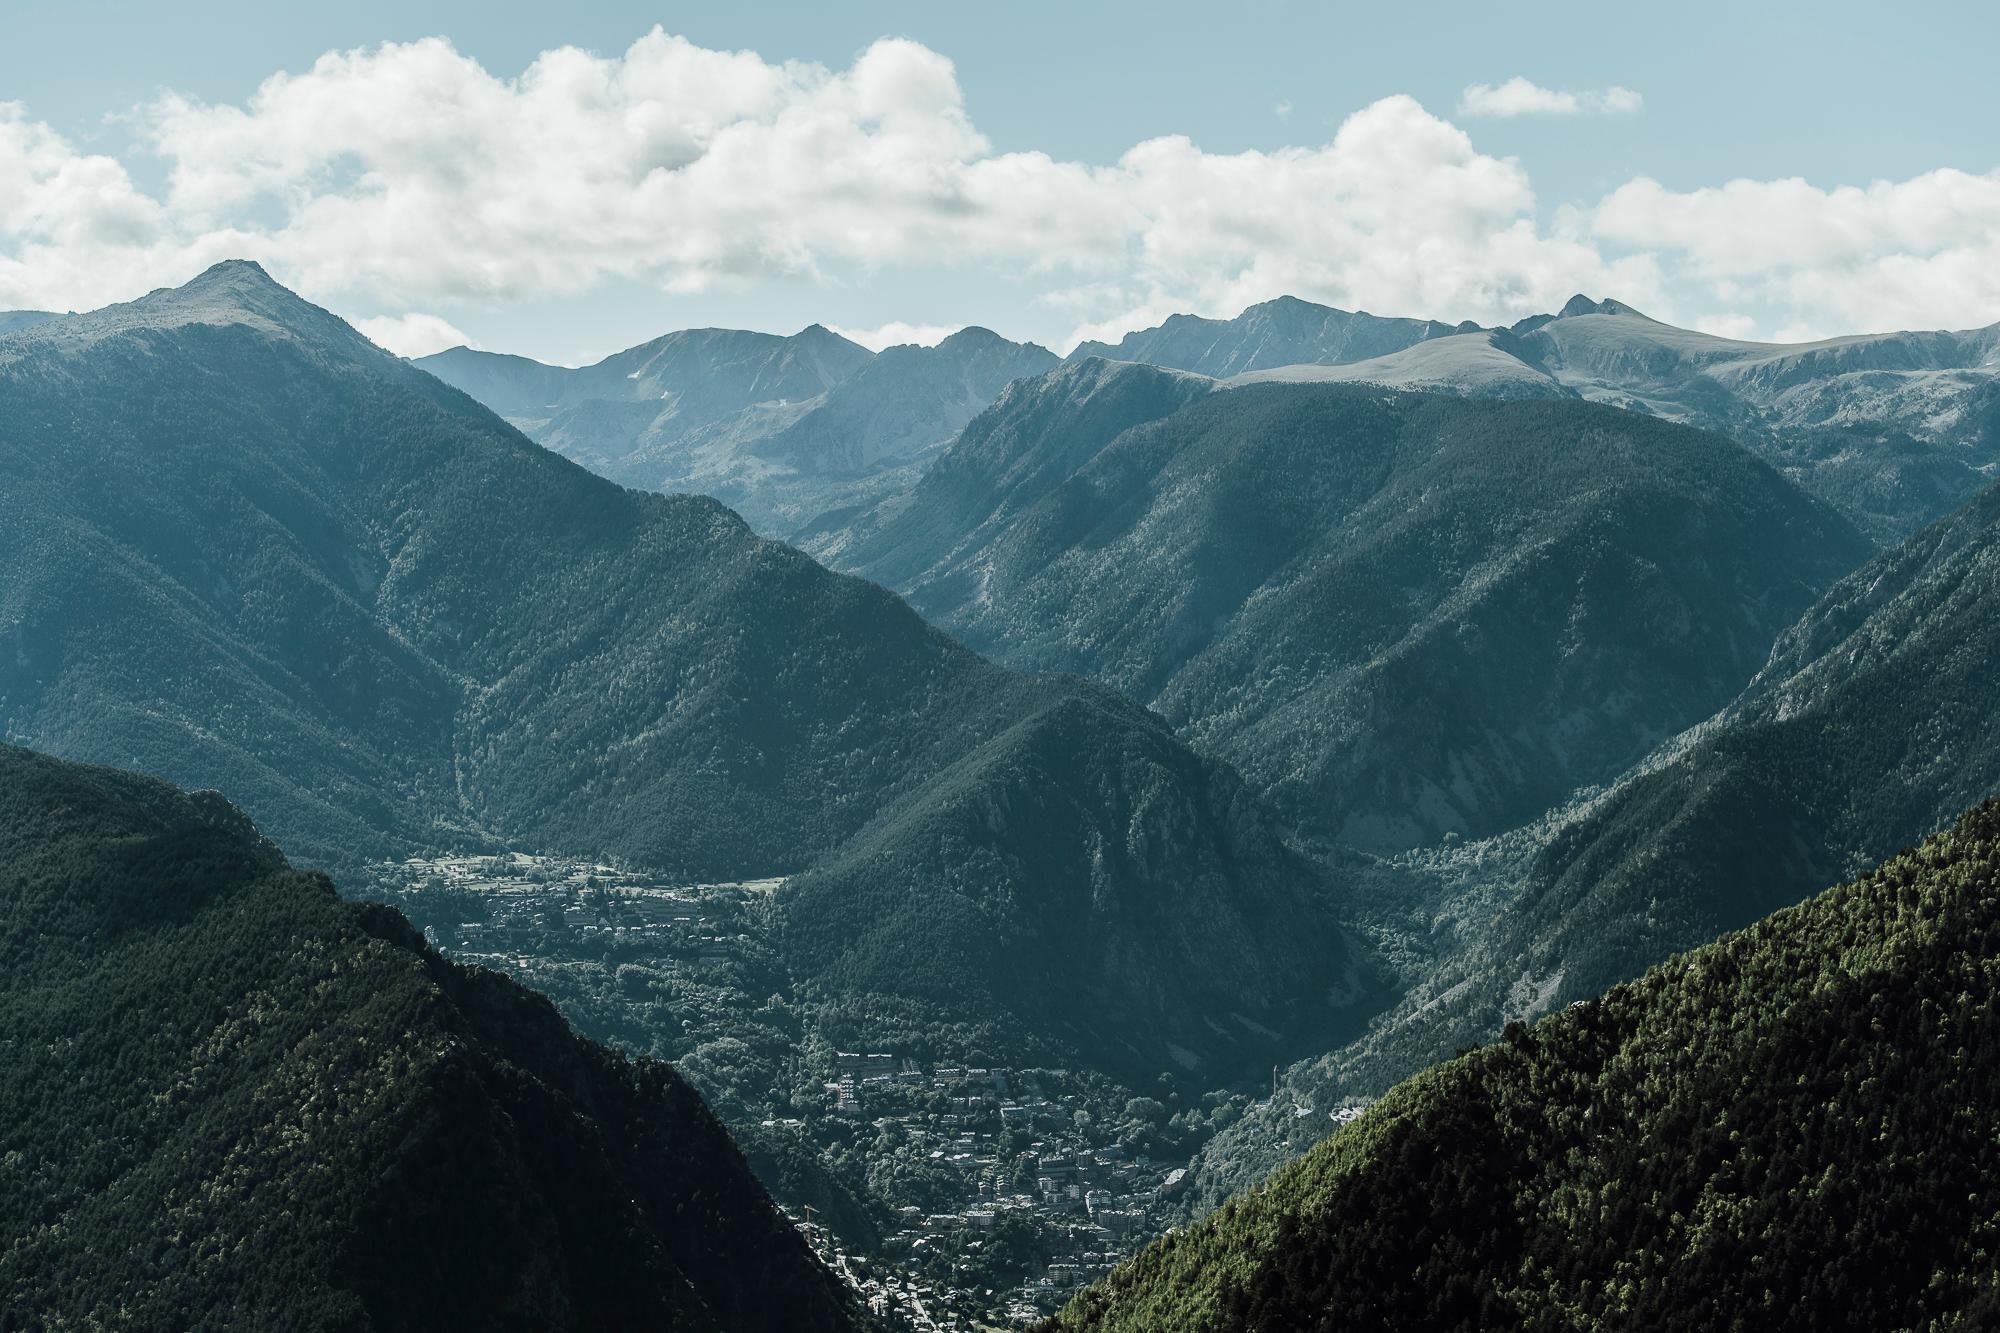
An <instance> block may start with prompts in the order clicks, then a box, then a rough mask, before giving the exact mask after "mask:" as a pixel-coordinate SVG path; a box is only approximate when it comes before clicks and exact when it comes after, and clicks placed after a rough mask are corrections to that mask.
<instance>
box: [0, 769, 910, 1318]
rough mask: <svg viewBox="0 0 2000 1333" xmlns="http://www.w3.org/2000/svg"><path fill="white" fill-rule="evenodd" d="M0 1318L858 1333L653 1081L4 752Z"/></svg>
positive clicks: (666, 1088) (281, 885)
mask: <svg viewBox="0 0 2000 1333" xmlns="http://www.w3.org/2000/svg"><path fill="white" fill-rule="evenodd" d="M0 960H4V966H0V1051H5V1052H6V1059H5V1060H4V1061H0V1163H3V1164H4V1166H0V1307H4V1313H0V1325H4V1326H5V1327H8V1328H30V1327H101V1326H113V1325H121V1326H131V1327H152V1328H195V1327H267V1328H268V1327H283V1328H298V1329H317V1328H328V1329H332V1328H340V1329H353V1328H444V1327H480V1328H521V1329H527V1328H536V1329H563V1328H568V1329H598V1328H612V1327H625V1328H631V1327H642V1326H644V1327H657V1328H706V1329H730V1330H767V1331H768V1333H795V1331H798V1330H823V1331H824V1333H837V1331H839V1330H849V1329H858V1328H862V1327H871V1326H872V1325H871V1324H870V1323H869V1322H868V1321H867V1319H866V1318H865V1316H861V1315H859V1314H857V1313H856V1312H855V1310H854V1309H853V1308H852V1306H851V1303H850V1302H851V1298H850V1297H849V1296H848V1295H847V1294H846V1293H845V1292H844V1291H843V1289H842V1288H841V1286H840V1284H839V1283H838V1282H836V1281H835V1279H834V1278H833V1277H832V1276H831V1275H830V1274H829V1273H828V1272H827V1271H826V1270H825V1269H824V1268H822V1267H821V1266H820V1264H819V1262H818V1261H817V1260H816V1259H814V1258H813V1256H812V1254H811V1253H810V1252H809V1251H808V1250H807V1248H806V1246H805V1244H804V1242H803V1241H802V1240H801V1239H800V1237H799V1235H798V1233H797V1232H796V1231H795V1230H794V1229H793V1227H792V1226H791V1225H790V1224H789V1223H788V1222H786V1220H785V1219H784V1218H783V1217H782V1216H780V1215H779V1213H778V1212H777V1210H776V1209H775V1208H774V1207H773V1206H772V1204H771V1202H770V1200H769V1198H768V1197H767V1196H766V1195H765V1193H764V1191H763V1189H762V1188H761V1187H760V1186H759V1185H758V1184H757V1182H756V1181H755V1179H753V1178H752V1176H751V1174H750V1171H749V1169H748V1167H747V1166H746V1165H745V1164H744V1161H743V1158H742V1156H741V1154H740V1153H738V1151H737V1150H736V1147H735V1145H734V1144H732V1143H731V1142H730V1140H729V1137H728V1135H727V1134H726V1133H725V1132H724V1130H723V1128H722V1126H721V1124H720V1123H718V1122H717V1121H716V1119H715V1118H714V1117H713V1116H712V1115H710V1114H709V1112H708V1110H707V1108H706V1107H705V1106H703V1105H702V1102H701V1099H700V1098H699V1097H698V1096H696V1095H695V1093H694V1091H693V1090H692V1089H690V1088H689V1087H688V1086H687V1084H686V1083H684V1082H683V1081H682V1080H681V1079H680V1077H679V1076H678V1075H677V1074H675V1073H674V1071H673V1070H672V1069H670V1068H669V1067H667V1066H666V1065H664V1064H660V1063H658V1062H654V1061H638V1062H633V1061H630V1060H627V1059H625V1058H624V1057H622V1056H618V1055H615V1054H613V1053H611V1052H609V1051H606V1050H604V1049H603V1048H601V1047H598V1046H596V1045H593V1044H591V1043H589V1042H585V1041H583V1040H581V1039H580V1038H578V1037H576V1036H575V1035H574V1034H573V1033H572V1032H571V1031H570V1030H569V1028H568V1026H567V1025H566V1024H565V1023H564V1022H563V1021H562V1020H561V1019H560V1018H559V1017H558V1016H557V1015H556V1012H555V1010H554V1009H553V1008H552V1007H550V1005H549V1004H548V1002H547V1001H545V1000H543V999H541V998H540V997H539V996H536V995H534V994H532V993H530V992H528V991H525V990H522V989H521V988H519V987H518V986H515V985H514V984H513V983H511V982H509V981H507V980H505V979H504V978H502V977H500V976H498V975H496V974H493V973H490V972H484V971H469V970H466V969H463V968H460V967H458V966H456V965H454V964H452V963H450V962H447V961H446V960H444V959H443V958H441V957H439V956H438V955H437V954H436V953H434V952H432V951H431V950H430V949H429V948H428V947H427V946H426V945H425V944H424V942H423V940H422V938H421V937H420V936H418V935H417V934H416V932H415V931H414V930H412V929H411V928H410V926H409V924H408V923H407V922H405V921H404V920H403V919H402V918H401V917H400V916H398V915H396V914H395V913H394V912H392V911H390V910H388V909H386V908H382V907H379V906H367V905H353V904H347V903H343V902H341V901H340V900H339V898H338V897H337V895H336V894H335V892H334V890H333V887H332V885H331V884H330V883H329V882H328V881H327V879H326V878H325V877H324V876H322V875H318V874H315V873H307V872H302V871H299V870H295V869H293V868H292V867H291V866H289V865H288V864H287V863H286V861H285V859H284V857H283V856H282V855H281V854H280V853H279V852H278V850H277V849H276V848H275V847H274V846H273V845H272V844H270V843H269V842H267V841H265V840H264V839H263V838H262V837H260V836H259V835H258V834H257V832H256V830H255V828H254V827H253V826H252V825H251V823H250V821H249V820H248V819H247V818H245V817H244V816H243V815H242V814H241V813H240V812H238V811H237V810H235V809H234V808H232V807H231V806H229V805H228V804H227V803H226V802H224V801H223V800H222V799H221V798H220V797H219V796H217V795H216V794H215V793H213V792H206V793H195V794H192V795H189V794H185V793H182V792H180V791H177V790H175V789H173V788H171V787H169V786H167V785H166V784H165V783H162V782H159V781H158V780H155V779H150V778H140V777H136V776H133V775H130V774H124V773H116V772H112V771H110V770H105V769H96V768H86V767H82V766H77V765H72V764H66V763H62V762H59V761H57V760H53V759H50V758H47V757H45V756H41V755H36V754H31V753H29V752H27V751H23V750H19V749H15V748H13V747H0Z"/></svg>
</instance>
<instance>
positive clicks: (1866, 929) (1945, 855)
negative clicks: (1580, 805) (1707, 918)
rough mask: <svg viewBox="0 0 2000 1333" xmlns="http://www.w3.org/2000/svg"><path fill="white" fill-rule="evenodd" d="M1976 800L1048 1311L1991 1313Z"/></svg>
mask: <svg viewBox="0 0 2000 1333" xmlns="http://www.w3.org/2000/svg"><path fill="white" fill-rule="evenodd" d="M1996 876H2000V808H1996V807H1993V806H1987V807H1983V808H1981V809H1979V810H1977V811H1975V812H1973V813H1972V814H1970V815H1968V816H1967V817H1966V818H1965V819H1963V820H1962V821H1960V822H1959V824H1958V825H1957V827H1956V828H1954V829H1953V830H1952V831H1950V832H1949V833H1945V834H1941V835H1939V836H1937V837H1935V838H1933V839H1931V840H1930V841H1929V842H1927V843H1926V844H1925V845H1924V846H1923V847H1921V848H1920V849H1918V850H1916V851H1914V852H1909V853H1905V854H1903V855H1901V856H1898V857H1896V858H1895V859H1893V860H1891V861H1890V862H1889V863H1888V864H1886V865H1884V866H1883V867H1882V868H1881V869H1880V870H1879V871H1878V872H1876V873H1874V874H1871V875H1869V876H1867V877H1865V878H1862V879H1859V880H1857V881H1856V882H1854V883H1852V884H1849V885H1847V886H1845V887H1842V888H1838V889H1834V890H1831V891H1829V892H1827V893H1825V894H1822V895H1821V896H1819V897H1817V898H1815V899H1813V900H1812V901H1811V902H1808V903H1806V904H1804V905H1802V906H1799V907H1794V908H1791V909H1789V910H1787V911H1784V912H1781V913H1779V914H1778V915H1776V916H1774V917H1771V918H1770V919H1768V920H1766V921H1763V922H1761V923H1759V924H1758V925H1756V926H1754V927H1752V928H1751V929H1749V930H1746V931H1744V932H1742V933H1740V934H1736V935H1731V936H1729V937H1727V938H1725V939H1723V940H1721V941H1720V942H1718V943H1715V944H1712V945H1709V946H1707V947H1705V948H1702V949H1699V950H1696V951H1695V952H1693V953H1691V954H1688V955H1686V956H1684V957H1681V958H1678V959H1675V960H1673V961H1671V962H1668V963H1665V964H1663V965H1662V966H1660V967H1658V968H1656V969H1654V970H1653V971H1652V972H1650V973H1648V974H1647V975H1646V976H1645V977H1643V978H1641V979H1639V980H1638V981H1635V982H1633V983H1631V984H1630V985H1625V986H1619V987H1617V988H1615V989H1613V990H1612V991H1610V992H1609V993H1608V994H1606V995H1605V996H1604V997H1603V998H1602V999H1601V1000H1595V1001H1589V1002H1585V1003H1583V1004H1581V1005H1579V1006H1576V1007H1573V1008H1572V1009H1571V1010H1570V1011H1568V1012H1565V1013H1562V1014H1559V1015H1557V1016H1555V1017H1553V1018H1550V1019H1548V1020H1547V1021H1545V1022H1542V1023H1539V1024H1537V1025H1535V1026H1533V1027H1531V1028H1530V1027H1524V1026H1515V1027H1511V1028H1509V1029H1508V1032H1507V1034H1506V1037H1505V1039H1504V1040H1503V1041H1501V1042H1500V1043H1499V1044H1497V1045H1494V1046H1491V1047H1488V1048H1486V1049H1484V1050H1479V1051H1475V1052H1472V1053H1470V1054H1468V1055H1465V1056H1463V1057H1461V1058H1459V1059H1456V1060H1453V1061H1451V1062H1449V1063H1447V1064H1444V1065H1441V1066H1440V1067H1438V1068H1436V1069H1433V1070H1431V1071H1429V1072H1428V1073H1425V1074H1422V1075H1419V1076H1418V1077H1416V1078H1413V1079H1411V1080H1410V1081H1409V1082H1407V1083H1405V1084H1403V1085H1401V1086H1400V1087H1398V1088H1396V1089H1395V1090H1394V1091H1393V1092H1391V1093H1390V1094H1389V1095H1388V1096H1387V1097H1385V1098H1384V1099H1383V1100H1382V1101H1381V1103H1380V1104H1379V1105H1377V1106H1375V1107H1373V1108H1371V1109H1370V1110H1369V1111H1368V1112H1367V1113H1365V1114H1364V1115H1362V1116H1361V1118H1360V1119H1359V1120H1358V1121H1357V1122H1356V1123H1354V1124H1353V1125H1350V1126H1348V1127H1347V1128H1345V1129H1342V1130H1340V1131H1339V1132H1338V1133H1336V1134H1334V1136H1333V1137H1332V1138H1331V1139H1329V1140H1328V1141H1327V1142H1325V1143H1322V1144H1321V1145H1320V1146H1319V1147H1317V1148H1315V1149H1314V1150H1313V1151H1312V1152H1310V1153H1309V1154H1307V1155H1306V1156H1305V1157H1304V1158H1303V1159H1302V1160H1300V1161H1299V1162H1297V1163H1296V1164H1294V1165H1293V1166H1291V1167H1288V1168H1286V1169H1285V1170H1284V1171H1282V1172H1280V1173H1279V1174H1278V1175H1277V1177H1276V1178H1275V1179H1273V1180H1272V1181H1271V1182H1270V1184H1269V1185H1268V1186H1267V1187H1265V1188H1263V1189H1260V1190H1258V1191H1256V1192H1254V1193H1251V1194H1247V1195H1245V1196H1243V1197H1242V1198H1240V1199H1237V1200H1235V1201H1233V1202H1232V1203H1230V1204H1228V1205H1227V1206H1225V1207H1223V1208H1222V1209H1221V1210H1219V1211H1218V1212H1216V1213H1215V1214H1214V1215H1213V1216H1211V1217H1210V1218H1209V1219H1208V1220H1206V1221H1205V1222H1203V1223H1201V1224H1200V1225H1198V1226H1195V1227H1193V1228H1190V1229H1189V1230H1187V1231H1185V1232H1182V1233H1179V1234H1176V1235H1172V1236H1169V1237H1168V1238H1166V1239H1164V1240H1161V1241H1158V1242H1156V1243H1155V1244H1154V1245H1153V1246H1152V1247H1150V1248H1149V1249H1147V1250H1146V1251H1144V1252H1143V1253H1141V1254H1140V1255H1139V1256H1138V1257H1137V1258H1136V1259H1134V1260H1132V1261H1130V1262H1128V1263H1127V1264H1125V1265H1124V1266H1123V1267H1121V1268H1120V1269H1118V1270H1117V1271H1116V1272H1114V1273H1113V1274H1112V1275H1111V1277H1110V1278H1108V1279H1106V1280H1105V1281H1104V1282H1102V1283H1100V1284H1099V1285H1097V1286H1095V1287H1093V1288H1090V1289H1089V1290H1087V1291H1086V1292H1084V1293H1083V1294H1082V1295H1081V1296H1079V1297H1078V1298H1077V1299H1076V1300H1075V1301H1074V1302H1073V1303H1072V1304H1071V1305H1070V1306H1069V1308H1068V1309H1067V1310H1065V1311H1064V1312H1063V1314H1062V1316H1061V1317H1060V1318H1059V1319H1057V1320H1056V1321H1054V1323H1053V1324H1052V1325H1051V1327H1053V1328H1061V1329H1101V1330H1121V1329H1129V1330H1134V1331H1135V1333H1136V1331H1137V1330H1152V1329H1160V1328H1169V1327H1171V1328H1175V1329H1185V1330H1190V1333H1203V1331H1205V1330H1224V1329H1244V1330H1248V1329H1277V1328H1283V1329H1299V1330H1315V1329H1335V1328H1355V1327H1366V1328H1424V1329H1465V1330H1472V1329H1493V1328H1544V1327H1548V1328H1555V1327H1560V1328H1577V1329H1613V1328H1677V1329H1733V1328H1744V1327H1759V1328H1781V1327H1782V1328H1914V1327H1985V1326H1989V1325H1991V1324H1993V1323H1994V1322H1995V1321H1996V1319H2000V1295H1996V1290H1995V1288H1994V1285H1993V1282H1992V1263H1991V1256H1990V1253H1989V1250H1988V1245H1989V1241H1988V1237H1990V1236H1991V1235H1992V1233H1993V1231H1994V1228H1995V1227H1996V1226H2000V1140H1996V1139H1995V1137H1994V1135H1993V1134H1992V1132H1991V1130H1990V1128H1989V1126H1988V1125H1987V1123H1986V1117H1985V1116H1984V1115H1983V1114H1982V1113H1981V1112H1980V1111H1979V1110H1978V1109H1976V1108H1983V1107H1987V1106H1991V1105H1992V1104H1993V1103H1994V1100H1995V1098H1996V1097H2000V1047H1996V1044H1995V1038H1994V1034H1993V1030H1992V1022H1991V1015H1992V1013H1993V1012H1994V1009H1995V1006H1996V1005H2000V962H1996V960H2000V895H1996V894H1995V893H1994V892H1993V886H1994V882H1995V878H1996Z"/></svg>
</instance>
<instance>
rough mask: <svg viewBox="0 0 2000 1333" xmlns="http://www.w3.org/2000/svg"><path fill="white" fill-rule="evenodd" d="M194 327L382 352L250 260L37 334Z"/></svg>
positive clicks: (83, 335) (64, 336) (89, 335)
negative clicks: (240, 330)
mask: <svg viewBox="0 0 2000 1333" xmlns="http://www.w3.org/2000/svg"><path fill="white" fill-rule="evenodd" d="M194 325H209V326H216V327H223V326H240V327H244V328H252V329H256V330H258V331H260V332H262V333H264V334H267V335H270V336H274V337H281V338H287V339H291V340H294V341H297V342H301V343H312V344H314V345H316V346H319V347H322V348H335V347H337V348H340V349H342V350H343V351H345V352H347V353H349V354H353V353H355V352H357V351H359V350H361V349H366V350H367V351H369V352H371V353H374V352H379V349H377V348H376V347H375V345H374V344H373V343H371V342H369V341H368V340H367V339H366V338H364V337H362V336H361V335H360V334H359V333H356V332H355V331H354V330H353V329H352V328H350V327H349V326H348V325H347V323H346V322H345V321H343V320H342V319H340V318H339V317H338V316H337V315H334V314H332V313H330V312H328V311H325V310H322V309H320V308H319V307H318V306H316V305H314V304H313V303H312V302H310V301H308V300H306V299H305V298H304V297H302V296H300V295H298V293H296V292H294V291H292V290H291V289H290V288H287V287H285V286H284V285H283V284H281V283H279V282H278V281H277V280H276V279H275V278H273V277H272V276H271V275H270V274H269V273H267V272H265V271H264V267H263V265H261V264H258V263H257V262H256V261H254V260H249V259H229V260H224V261H223V262H222V263H219V264H213V265H210V266H209V267H208V268H206V269H203V270H202V271H201V272H200V273H199V274H197V275H195V276H194V277H193V278H191V279H189V280H188V281H187V282H186V283H184V284H182V285H181V286H179V287H161V288H157V289H155V290H153V291H150V292H148V293H146V295H144V296H142V297H140V298H139V299H138V300H136V301H128V302H126V303H124V304H123V305H112V306H106V307H104V308H103V309H101V310H93V311H91V312H89V313H88V314H83V315H77V316H74V317H72V318H70V319H65V320H59V321H54V322H51V323H48V324H45V325H41V326H37V327H36V329H35V330H34V332H35V333H36V334H37V336H41V335H43V334H44V331H46V336H48V337H50V338H54V339H59V340H65V341H67V340H80V341H81V342H84V343H90V342H95V341H96V340H97V339H99V338H105V337H110V336H113V335H115V334H119V333H125V332H129V331H132V330H137V329H156V330H158V329H178V328H185V327H189V326H194ZM381 354H382V355H387V353H381Z"/></svg>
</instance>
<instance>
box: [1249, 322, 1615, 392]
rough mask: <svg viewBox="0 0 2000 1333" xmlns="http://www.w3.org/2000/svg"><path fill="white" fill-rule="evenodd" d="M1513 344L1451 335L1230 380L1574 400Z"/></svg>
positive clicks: (1502, 337) (1498, 335) (1484, 333)
mask: <svg viewBox="0 0 2000 1333" xmlns="http://www.w3.org/2000/svg"><path fill="white" fill-rule="evenodd" d="M1517 346H1518V342H1517V340H1516V339H1515V338H1514V337H1513V336H1512V335H1511V334H1508V333H1506V332H1504V331H1494V330H1481V331H1480V332H1478V333H1453V334H1449V335H1446V336H1443V337H1437V338H1432V339H1430V340H1429V341H1427V342H1420V343H1416V344H1414V345H1413V346H1411V347H1409V348H1406V349H1405V350H1403V351H1400V352H1391V353H1389V354H1388V355H1387V356H1378V357H1375V358H1374V359H1372V360H1368V361H1361V362H1349V363H1345V364H1341V365H1318V364H1304V365H1293V366H1279V367H1277V368H1276V369H1273V370H1254V371H1251V372H1249V373H1247V374H1243V375H1237V376H1234V377H1233V378H1231V379H1230V380H1229V381H1228V384H1229V385H1230V386H1231V387H1236V386H1241V385H1245V384H1265V383H1283V384H1334V383H1367V384H1379V385H1382V386H1384V387H1385V388H1390V389H1410V390H1416V391H1422V392H1430V393H1450V394H1461V395H1465V396H1467V397H1476V398H1573V397H1576V396H1577V395H1576V392H1575V391H1574V390H1572V389H1569V388H1566V387H1564V385H1563V384H1562V383H1561V382H1560V381H1558V380H1557V379H1556V378H1555V377H1554V376H1552V375H1550V374H1549V373H1548V372H1546V371H1544V370H1541V369H1539V368H1538V367H1536V366H1533V365H1531V364H1529V363H1528V362H1526V361H1524V360H1522V359H1521V358H1520V356H1518V355H1516V354H1515V352H1514V351H1513V350H1510V349H1513V348H1515V347H1517Z"/></svg>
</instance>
